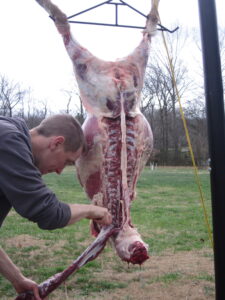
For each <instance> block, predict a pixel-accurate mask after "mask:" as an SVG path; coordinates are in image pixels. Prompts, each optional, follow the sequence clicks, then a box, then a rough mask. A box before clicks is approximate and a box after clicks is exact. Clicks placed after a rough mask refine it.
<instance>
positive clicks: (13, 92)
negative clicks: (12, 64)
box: [0, 75, 27, 117]
mask: <svg viewBox="0 0 225 300" xmlns="http://www.w3.org/2000/svg"><path fill="white" fill-rule="evenodd" d="M26 93H27V90H23V89H21V87H20V84H19V83H14V82H13V81H9V79H8V78H7V77H6V76H4V75H0V114H1V115H3V116H10V117H11V116H12V115H13V110H14V109H15V107H16V106H18V105H19V104H22V101H23V99H24V97H25V95H26Z"/></svg>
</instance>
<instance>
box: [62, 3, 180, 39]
mask: <svg viewBox="0 0 225 300" xmlns="http://www.w3.org/2000/svg"><path fill="white" fill-rule="evenodd" d="M103 5H114V8H115V23H114V24H113V23H97V22H84V21H76V20H72V19H73V18H75V17H77V16H80V15H82V14H84V13H86V12H88V11H91V10H94V9H96V8H98V7H100V6H103ZM120 6H127V7H128V8H130V9H131V10H133V11H135V12H136V13H137V14H139V15H141V16H142V17H144V18H146V19H147V15H145V14H143V13H142V12H140V11H139V10H137V9H136V8H134V7H133V6H131V5H130V4H128V3H126V2H124V1H123V0H117V1H115V0H108V1H104V2H102V3H99V4H97V5H94V6H92V7H90V8H87V9H85V10H83V11H80V12H78V13H76V14H73V15H71V16H69V17H67V19H68V20H69V21H68V22H69V23H78V24H88V25H102V26H115V27H124V28H137V29H144V28H145V27H143V26H133V25H122V24H119V22H118V14H119V7H120ZM158 27H159V28H158V30H161V31H168V32H170V33H173V32H175V31H176V30H177V29H178V27H176V28H175V29H173V30H169V29H167V28H166V27H164V26H163V25H161V24H158Z"/></svg>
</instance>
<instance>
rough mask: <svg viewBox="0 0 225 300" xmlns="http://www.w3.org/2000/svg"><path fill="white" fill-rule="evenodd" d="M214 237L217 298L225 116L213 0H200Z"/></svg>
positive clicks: (224, 233) (221, 283) (224, 259)
mask: <svg viewBox="0 0 225 300" xmlns="http://www.w3.org/2000/svg"><path fill="white" fill-rule="evenodd" d="M198 3H199V14H200V25H201V37H202V49H203V64H204V79H205V95H206V110H207V121H208V136H209V153H210V158H211V176H210V177H211V195H212V217H213V236H214V262H215V281H216V283H215V287H216V300H224V299H225V280H224V272H225V118H224V101H223V83H222V73H221V62H220V51H219V42H218V31H217V17H216V7H215V1H214V0H199V2H198Z"/></svg>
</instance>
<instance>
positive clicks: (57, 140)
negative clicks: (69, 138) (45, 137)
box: [49, 135, 65, 150]
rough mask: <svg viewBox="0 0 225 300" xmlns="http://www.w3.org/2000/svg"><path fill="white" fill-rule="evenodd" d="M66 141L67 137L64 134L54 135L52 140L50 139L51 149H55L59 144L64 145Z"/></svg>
mask: <svg viewBox="0 0 225 300" xmlns="http://www.w3.org/2000/svg"><path fill="white" fill-rule="evenodd" d="M64 142H65V138H64V136H62V135H60V136H53V137H52V138H51V141H50V145H49V146H50V149H51V150H54V149H56V148H58V147H59V146H61V145H63V144H64Z"/></svg>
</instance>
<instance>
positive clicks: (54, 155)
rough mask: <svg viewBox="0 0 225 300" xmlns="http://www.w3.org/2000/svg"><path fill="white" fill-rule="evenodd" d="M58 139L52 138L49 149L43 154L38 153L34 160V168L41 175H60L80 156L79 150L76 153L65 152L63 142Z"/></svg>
mask: <svg viewBox="0 0 225 300" xmlns="http://www.w3.org/2000/svg"><path fill="white" fill-rule="evenodd" d="M58 138H59V137H54V138H53V139H52V140H51V142H50V144H49V147H48V148H47V149H46V150H45V151H43V153H40V155H39V157H38V159H36V166H37V167H38V169H39V171H40V172H41V174H42V175H44V174H48V173H53V172H55V173H57V174H61V172H62V171H63V169H64V168H65V167H66V166H69V165H74V164H75V161H76V160H77V159H78V157H79V156H80V155H81V152H82V149H81V148H80V149H78V150H77V151H76V152H70V151H65V150H64V141H62V140H60V139H58Z"/></svg>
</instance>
